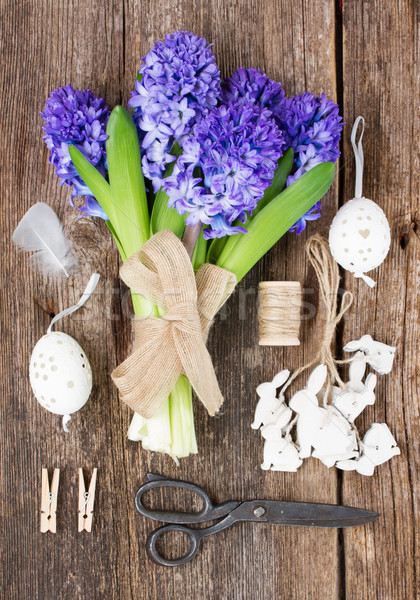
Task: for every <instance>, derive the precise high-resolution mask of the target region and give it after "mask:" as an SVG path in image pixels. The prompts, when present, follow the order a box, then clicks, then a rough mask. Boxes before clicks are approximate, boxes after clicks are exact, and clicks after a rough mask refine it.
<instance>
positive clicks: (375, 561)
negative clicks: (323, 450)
mask: <svg viewBox="0 0 420 600" xmlns="http://www.w3.org/2000/svg"><path fill="white" fill-rule="evenodd" d="M416 8H417V9H418V5H417V7H416V3H415V2H409V1H403V2H399V3H398V5H396V4H395V3H393V2H375V1H374V2H371V3H369V5H368V4H367V3H364V2H359V1H356V2H349V3H346V4H345V6H344V15H343V16H344V20H343V25H344V35H343V59H344V60H343V76H344V77H343V80H344V86H343V98H344V114H345V117H346V120H347V122H348V126H347V127H346V129H345V133H346V135H345V137H344V140H345V144H344V156H343V162H344V163H345V164H346V168H345V169H344V190H343V200H345V199H347V198H351V197H352V195H353V193H354V166H353V160H352V150H351V147H350V144H349V136H350V130H351V124H352V122H353V120H354V118H355V117H356V116H357V115H358V114H362V115H363V116H364V117H365V119H366V123H367V128H366V131H365V135H364V140H363V142H364V153H365V178H364V185H363V192H364V195H365V196H366V197H367V198H371V199H372V200H374V201H375V202H377V203H378V204H380V206H381V207H382V208H383V210H384V211H385V214H386V215H387V217H388V220H389V223H390V227H391V250H390V254H389V256H388V258H387V259H386V261H385V263H384V264H383V265H382V266H381V267H380V268H379V269H377V271H375V272H374V278H375V279H376V281H377V282H378V283H377V286H376V287H375V288H374V290H370V289H369V288H368V287H367V286H365V285H363V284H362V282H361V281H356V280H355V279H354V278H353V277H351V276H346V287H348V289H351V290H352V291H353V293H354V294H355V299H356V302H355V306H354V307H353V309H352V310H351V311H349V314H348V315H346V317H345V327H344V340H345V341H347V340H350V339H358V338H359V337H360V335H362V334H363V333H371V335H372V336H373V337H374V338H375V339H378V340H381V341H384V342H386V343H388V344H391V345H395V346H396V347H397V352H396V359H395V366H394V369H393V371H392V374H390V375H385V376H383V377H379V381H378V386H377V393H376V397H377V401H376V404H375V405H374V406H373V407H369V408H368V409H367V410H365V411H364V414H363V415H362V416H361V417H360V418H359V420H358V424H359V423H360V429H361V430H362V431H363V432H365V431H366V430H367V429H368V427H369V426H370V423H371V422H373V421H376V422H379V423H382V422H386V423H387V424H388V425H389V427H390V429H391V431H392V432H393V434H394V436H395V438H396V439H397V440H398V445H399V447H400V448H401V456H399V457H398V458H396V459H395V460H391V461H390V462H389V463H387V464H385V465H382V466H381V467H380V468H378V469H377V470H376V472H375V474H374V476H373V477H372V478H363V477H359V476H357V475H355V474H354V473H345V474H343V487H342V500H343V502H344V503H348V504H354V505H358V504H361V503H362V504H363V503H364V504H365V505H366V508H369V507H371V506H375V510H377V511H378V512H380V513H381V514H382V518H381V519H380V521H378V522H376V523H375V524H374V525H373V526H372V528H369V529H366V530H361V529H360V530H357V531H356V530H354V531H350V530H347V531H345V532H344V556H345V558H346V562H345V564H346V571H345V589H346V593H347V597H348V598H355V597H356V596H357V597H363V598H378V599H381V600H388V599H389V600H391V599H394V598H416V597H418V595H419V594H420V587H419V586H420V581H419V571H418V569H419V526H420V522H419V445H418V432H419V427H420V421H419V385H418V383H419V382H418V373H419V358H418V349H419V308H420V306H419V300H418V298H419V282H420V278H419V250H420V240H419V216H420V215H419V203H418V201H419V188H420V177H419V169H418V161H419V143H418V140H419V133H420V132H419V119H418V98H419V91H420V90H419V71H418V67H419V61H418V37H417V35H418V24H417V22H416V17H417V15H416V13H415V11H416ZM373 57H375V58H374V59H373ZM416 113H417V114H416ZM349 160H350V164H348V163H347V161H349Z"/></svg>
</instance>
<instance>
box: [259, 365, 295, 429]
mask: <svg viewBox="0 0 420 600" xmlns="http://www.w3.org/2000/svg"><path fill="white" fill-rule="evenodd" d="M289 375H290V371H288V370H287V369H284V370H283V371H280V373H277V375H275V376H274V378H273V380H272V381H266V382H264V383H261V384H260V385H259V386H258V387H257V394H258V396H259V398H260V399H259V401H258V404H257V407H256V409H255V415H254V421H253V423H252V425H251V427H252V429H259V428H260V427H261V425H267V424H268V423H272V422H273V421H274V420H275V417H276V415H277V413H278V411H279V410H281V408H282V405H283V407H284V404H283V401H284V398H282V397H280V398H277V395H276V394H277V388H279V387H281V386H282V385H283V384H284V383H285V382H286V381H287V380H288V378H289ZM291 412H292V411H290V414H291Z"/></svg>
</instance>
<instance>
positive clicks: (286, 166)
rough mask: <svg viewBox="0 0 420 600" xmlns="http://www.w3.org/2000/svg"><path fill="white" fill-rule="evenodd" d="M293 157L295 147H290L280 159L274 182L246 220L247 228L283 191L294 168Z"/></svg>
mask: <svg viewBox="0 0 420 600" xmlns="http://www.w3.org/2000/svg"><path fill="white" fill-rule="evenodd" d="M293 158H294V152H293V148H289V149H288V150H287V151H286V152H285V153H284V154H283V156H282V157H281V158H280V160H279V161H278V163H277V169H276V170H275V172H274V177H273V183H272V184H271V185H270V187H268V188H267V189H266V190H265V192H264V196H263V197H262V198H261V200H259V201H258V204H257V206H256V207H255V209H254V210H253V211H252V215H251V216H250V217H249V219H247V221H246V224H245V228H247V223H249V222H250V221H251V220H252V219H253V218H254V217H255V216H256V215H257V214H258V213H259V212H260V211H262V209H263V208H265V207H266V206H267V204H268V203H269V202H271V200H273V198H275V197H276V196H278V195H279V194H280V192H282V191H283V189H284V186H285V185H286V181H287V178H288V177H289V175H290V171H291V170H292V166H293Z"/></svg>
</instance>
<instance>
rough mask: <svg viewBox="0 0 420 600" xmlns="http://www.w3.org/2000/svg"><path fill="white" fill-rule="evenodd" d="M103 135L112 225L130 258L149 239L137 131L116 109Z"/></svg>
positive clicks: (123, 112)
mask: <svg viewBox="0 0 420 600" xmlns="http://www.w3.org/2000/svg"><path fill="white" fill-rule="evenodd" d="M106 132H107V135H108V139H107V141H106V155H107V163H108V177H109V183H110V186H111V194H112V200H113V204H114V216H113V218H112V219H111V222H112V225H113V226H114V228H115V230H116V232H117V234H118V237H119V239H120V240H121V243H122V245H123V248H124V251H125V253H126V255H127V256H131V255H132V254H134V252H137V251H138V250H140V248H141V247H142V246H143V244H144V243H145V242H146V241H147V240H148V239H149V231H150V224H149V210H148V206H147V197H146V189H145V186H144V180H143V173H142V171H141V159H140V145H139V140H138V135H137V130H136V127H135V125H134V121H133V119H132V118H131V115H130V113H129V112H128V111H127V110H125V108H123V107H122V106H116V107H115V108H114V110H113V111H112V113H111V115H110V117H109V120H108V126H107V130H106Z"/></svg>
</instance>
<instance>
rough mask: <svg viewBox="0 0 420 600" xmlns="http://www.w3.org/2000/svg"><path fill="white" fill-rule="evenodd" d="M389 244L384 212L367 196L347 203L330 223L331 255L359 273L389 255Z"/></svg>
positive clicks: (388, 232)
mask: <svg viewBox="0 0 420 600" xmlns="http://www.w3.org/2000/svg"><path fill="white" fill-rule="evenodd" d="M390 243H391V234H390V229H389V224H388V220H387V218H386V216H385V213H384V212H383V210H382V209H381V208H380V207H379V206H378V205H377V204H375V202H373V201H372V200H368V199H367V198H354V199H353V200H350V201H349V202H346V204H344V206H342V207H341V208H340V210H339V211H338V212H337V214H336V215H335V217H334V220H333V222H332V224H331V228H330V234H329V244H330V249H331V254H332V255H333V257H334V259H335V260H336V261H337V262H338V263H339V264H340V265H341V266H342V267H343V268H344V269H347V270H348V271H350V272H351V273H354V274H355V275H356V276H360V274H362V273H365V272H367V271H371V270H372V269H375V268H376V267H378V266H379V265H380V264H381V263H382V262H383V261H384V259H385V257H386V255H387V254H388V251H389V247H390Z"/></svg>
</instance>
